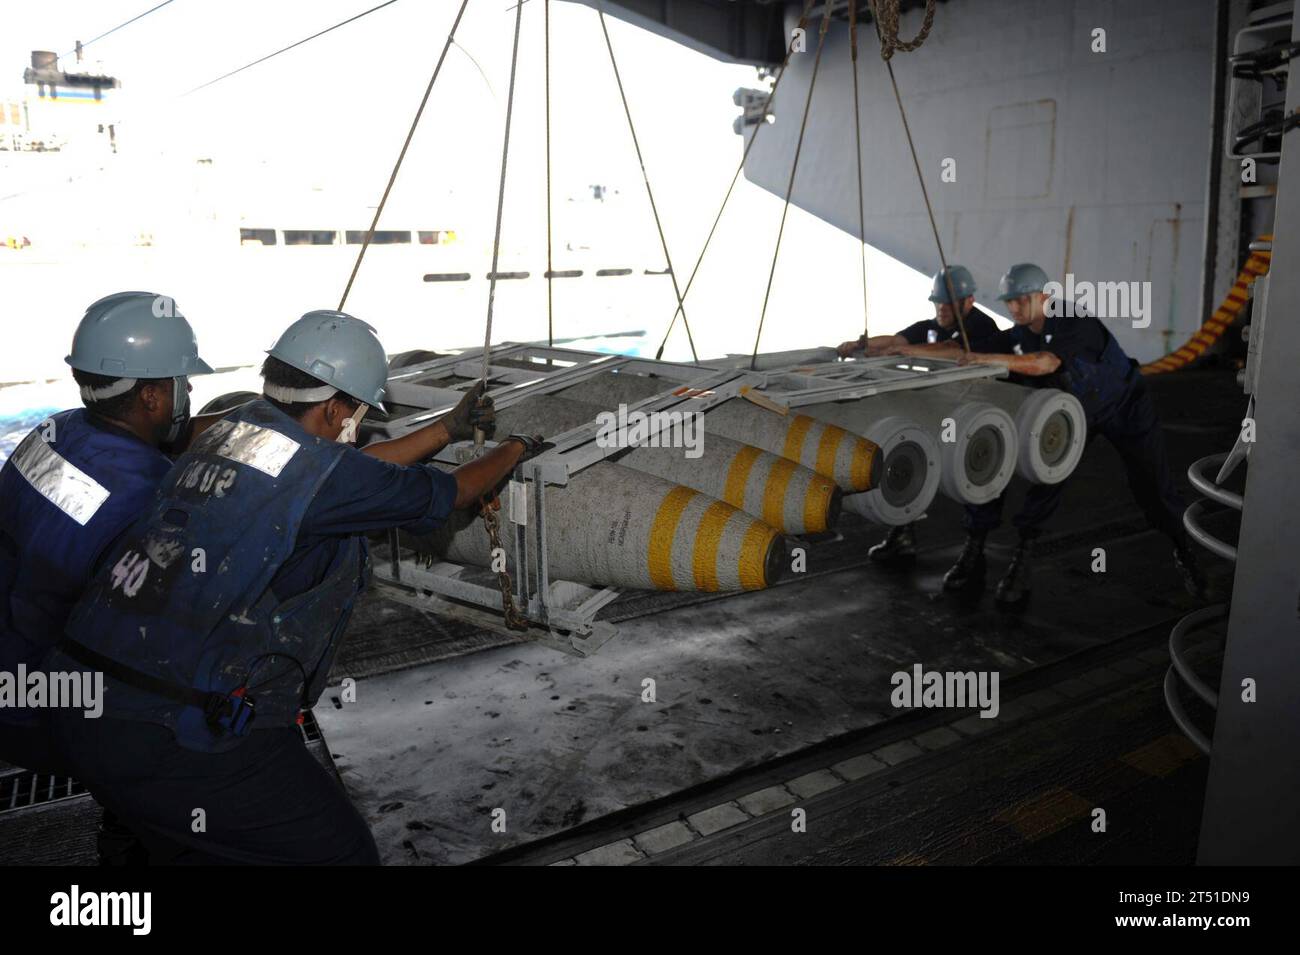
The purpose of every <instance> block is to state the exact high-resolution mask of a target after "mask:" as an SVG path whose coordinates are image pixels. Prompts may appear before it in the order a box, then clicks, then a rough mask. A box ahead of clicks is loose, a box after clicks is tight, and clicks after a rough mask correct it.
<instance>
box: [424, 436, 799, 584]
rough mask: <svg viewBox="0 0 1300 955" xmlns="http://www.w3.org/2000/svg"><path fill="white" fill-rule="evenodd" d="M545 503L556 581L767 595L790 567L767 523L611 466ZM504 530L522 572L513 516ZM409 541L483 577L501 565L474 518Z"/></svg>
mask: <svg viewBox="0 0 1300 955" xmlns="http://www.w3.org/2000/svg"><path fill="white" fill-rule="evenodd" d="M545 493H546V510H547V524H546V536H547V545H548V546H547V564H548V570H549V573H550V576H551V578H552V579H563V580H572V581H576V582H578V583H584V584H593V585H597V586H610V587H620V588H628V589H638V590H700V591H732V590H759V589H762V588H764V587H767V586H769V585H770V584H771V583H773V582H774V581H775V580H776V578H777V577H778V576H779V574H780V571H781V568H782V565H783V562H784V555H785V549H784V546H783V543H782V539H781V537H780V535H779V534H778V533H777V531H776V530H775V529H773V528H771V527H769V526H768V525H767V524H764V523H763V522H762V521H759V520H758V519H756V518H754V517H752V516H750V515H749V514H746V513H745V512H744V511H741V510H738V509H737V508H734V507H732V506H731V505H729V504H726V503H724V502H722V501H717V500H714V499H713V498H710V497H708V496H706V495H704V494H701V493H699V492H698V491H695V490H692V489H690V488H685V487H682V486H680V485H677V484H672V483H670V482H668V481H664V480H663V479H661V478H658V477H655V476H654V475H651V474H645V473H642V472H640V471H634V470H632V469H631V468H625V467H622V466H621V465H618V464H614V463H612V462H609V461H602V462H600V463H597V464H593V465H592V466H591V467H588V468H585V469H584V470H582V471H580V472H579V473H577V474H575V475H573V477H572V478H571V479H570V481H569V483H568V484H567V485H564V486H548V487H547V488H546V492H545ZM499 513H500V512H499ZM501 523H502V531H503V532H502V535H501V537H502V541H501V543H502V547H503V549H504V550H505V552H506V555H507V556H508V557H509V559H510V561H511V563H510V564H509V565H508V566H510V567H512V566H513V554H514V533H513V525H511V524H510V523H509V522H508V521H507V520H505V517H504V515H502V517H501ZM404 536H405V538H406V539H407V540H408V541H409V542H411V543H412V544H413V545H414V546H415V548H416V550H417V551H419V552H421V553H425V554H431V555H435V556H438V557H443V558H445V559H447V560H452V561H457V562H459V563H465V564H473V565H476V566H481V567H491V566H492V563H493V554H492V550H491V545H490V542H489V539H488V535H487V531H486V530H485V529H484V527H483V522H482V520H481V519H479V517H478V515H477V514H476V513H475V512H474V510H473V509H466V510H462V511H456V512H454V513H453V515H452V518H451V519H450V520H449V521H448V523H447V524H445V525H444V526H443V527H441V528H439V529H438V530H437V531H435V532H434V533H433V534H429V535H421V536H416V535H410V534H408V535H404ZM531 554H532V552H531V551H530V555H531ZM535 559H536V558H535V555H533V556H532V560H533V561H535Z"/></svg>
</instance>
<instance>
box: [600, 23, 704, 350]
mask: <svg viewBox="0 0 1300 955" xmlns="http://www.w3.org/2000/svg"><path fill="white" fill-rule="evenodd" d="M596 13H597V14H598V15H599V16H600V29H601V32H602V33H604V34H605V46H606V48H607V49H608V50H609V64H610V66H611V67H613V69H614V82H616V83H617V84H618V95H619V98H620V99H622V100H623V112H624V113H625V114H626V115H627V128H628V130H629V131H630V132H631V134H632V146H633V148H634V149H635V150H636V161H637V164H638V165H640V167H641V178H642V180H643V181H644V182H645V191H646V195H647V196H648V197H649V198H650V211H651V212H652V213H653V214H654V219H655V228H656V229H658V230H659V244H660V245H661V246H663V250H664V259H665V261H666V262H667V263H668V275H669V276H670V277H671V278H672V280H673V293H674V294H675V295H676V296H677V309H678V311H680V312H681V313H682V324H683V325H685V326H686V340H687V341H689V342H690V344H691V359H692V360H693V361H694V362H696V363H698V362H699V360H700V356H699V355H698V354H697V353H696V351H695V339H694V338H693V337H692V336H691V326H690V323H689V322H688V321H687V320H686V305H685V303H684V302H683V297H682V291H681V288H680V287H679V286H678V284H677V270H676V269H674V268H673V259H672V256H671V255H669V254H668V240H667V239H666V238H665V237H664V227H663V223H662V222H661V221H660V220H659V209H658V207H657V206H656V205H655V195H654V191H653V190H651V188H650V176H649V174H648V173H647V172H646V168H645V159H644V158H643V157H642V156H641V143H640V142H639V141H638V140H637V135H636V125H635V124H634V123H633V122H632V109H631V107H629V106H628V104H627V94H626V93H625V92H624V91H623V79H622V77H621V76H620V75H619V72H618V61H617V60H616V59H615V58H614V44H613V43H611V42H610V39H609V28H608V27H607V26H606V25H605V10H604V7H603V4H602V5H601V6H598V7H597V8H596Z"/></svg>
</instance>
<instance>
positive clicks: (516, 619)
mask: <svg viewBox="0 0 1300 955" xmlns="http://www.w3.org/2000/svg"><path fill="white" fill-rule="evenodd" d="M523 17H524V0H517V2H516V3H515V39H514V46H513V47H512V48H511V51H510V92H509V93H508V94H507V95H506V129H505V134H504V136H503V137H502V141H501V179H500V184H499V185H498V187H497V224H496V231H495V232H494V233H493V236H492V271H491V273H490V274H489V275H488V305H487V322H486V323H485V325H486V327H485V328H484V331H483V391H484V395H485V396H486V393H487V384H488V367H489V362H490V360H491V357H492V306H493V304H494V302H495V300H496V294H497V266H498V264H499V260H500V256H501V213H502V211H503V210H504V208H505V201H506V165H507V163H508V161H509V158H510V126H511V121H512V119H513V117H514V109H515V73H516V67H517V66H518V65H519V26H520V23H521V22H522V20H523ZM482 400H484V399H480V401H482ZM486 439H487V435H485V434H484V433H483V432H482V431H481V430H479V429H478V428H475V429H474V448H475V451H476V453H482V451H483V442H484V441H485V440H486ZM479 504H480V508H479V514H480V516H481V517H482V518H483V527H484V529H485V530H486V531H487V535H488V543H489V545H490V546H491V549H492V553H493V554H494V555H495V554H498V553H499V554H505V548H504V547H503V546H502V545H501V524H500V521H499V520H498V519H497V513H496V512H497V509H498V508H499V507H500V506H501V504H500V498H498V497H496V495H495V494H493V493H492V492H488V494H486V495H484V496H483V498H482V500H481V501H480V502H479ZM522 573H523V574H524V577H525V578H527V576H528V568H526V567H524V568H522ZM497 586H498V588H499V589H500V591H501V616H502V619H503V620H504V622H505V625H506V629H507V630H521V631H522V630H527V629H528V618H527V617H526V616H525V615H524V614H523V613H522V612H521V611H520V610H519V607H518V606H517V605H516V604H515V598H514V584H513V582H512V581H511V579H510V573H509V571H507V570H505V568H504V566H503V567H502V569H501V570H498V571H497Z"/></svg>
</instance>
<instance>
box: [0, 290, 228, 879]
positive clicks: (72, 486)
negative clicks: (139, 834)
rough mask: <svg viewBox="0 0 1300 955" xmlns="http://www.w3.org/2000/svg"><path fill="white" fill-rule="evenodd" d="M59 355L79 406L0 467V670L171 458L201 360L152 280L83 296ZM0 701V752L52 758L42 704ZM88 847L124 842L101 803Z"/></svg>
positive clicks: (47, 642)
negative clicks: (134, 288) (95, 842)
mask: <svg viewBox="0 0 1300 955" xmlns="http://www.w3.org/2000/svg"><path fill="white" fill-rule="evenodd" d="M64 360H65V361H66V362H67V363H68V364H69V365H71V366H72V375H73V378H74V380H75V381H76V382H77V383H78V384H79V385H80V386H81V398H82V402H83V403H84V407H83V408H77V409H74V410H70V411H62V412H59V413H58V414H56V415H53V416H52V417H50V418H48V419H47V420H46V421H44V422H43V423H42V424H41V425H40V426H38V427H37V428H35V429H34V430H33V431H32V432H31V434H29V435H28V436H27V437H26V438H25V439H24V440H23V441H22V442H21V443H20V444H19V445H18V447H17V448H15V449H14V452H13V454H12V455H11V456H10V458H9V460H8V461H7V462H5V465H4V467H3V469H0V671H3V672H5V673H7V674H10V675H12V677H13V678H14V679H15V680H17V681H18V682H19V683H24V684H26V683H28V682H29V681H30V680H31V679H32V677H33V675H34V674H37V673H39V672H40V671H41V667H40V662H41V659H42V658H43V657H44V656H45V654H46V653H47V652H48V650H49V649H50V647H52V646H53V645H54V644H55V643H56V642H57V641H58V640H59V639H60V638H61V637H62V636H63V627H64V624H65V623H66V622H67V619H68V614H69V613H70V612H71V610H72V606H73V604H74V603H75V602H76V600H77V598H78V597H79V596H80V594H81V592H82V590H83V589H84V588H85V586H86V584H87V582H88V581H89V580H90V577H91V574H92V573H93V571H94V569H95V567H96V565H97V564H98V562H99V561H100V560H101V559H102V558H103V556H104V555H105V554H106V553H107V551H108V550H109V548H110V547H111V546H112V544H113V543H114V541H116V540H117V539H118V538H119V537H120V536H121V535H122V533H123V532H124V531H125V530H126V529H127V528H128V527H129V526H130V525H131V524H132V522H134V521H135V520H136V519H137V518H138V517H140V515H142V514H143V513H144V512H145V511H146V510H147V509H148V507H149V505H150V504H151V503H152V501H153V498H154V494H155V493H156V492H157V490H158V485H159V483H160V482H161V481H162V478H163V475H165V474H166V473H167V471H168V469H169V468H170V467H171V460H170V459H169V458H168V457H167V455H166V454H164V453H163V448H166V447H169V446H179V445H183V444H184V443H186V442H187V441H188V440H189V437H190V435H191V433H192V430H193V427H194V425H195V420H196V419H191V418H190V414H189V404H190V403H189V390H190V388H189V380H188V379H189V377H190V376H191V375H205V374H208V373H210V372H211V371H212V369H211V368H209V367H208V365H207V363H206V362H205V361H204V360H203V359H202V358H200V357H199V353H198V346H197V344H196V342H195V338H194V330H193V329H192V328H191V327H190V324H189V322H187V321H186V320H185V317H184V316H183V315H182V314H181V313H180V311H179V310H178V309H177V308H176V306H175V302H173V301H172V299H170V298H169V297H167V296H163V295H157V294H155V293H153V292H119V293H117V294H115V295H109V296H107V297H106V298H102V299H100V300H99V301H97V302H95V303H93V304H92V305H91V306H90V307H89V308H88V309H87V310H86V314H85V316H84V317H83V318H82V320H81V322H80V324H79V325H78V326H77V330H76V333H75V335H74V336H73V339H72V352H71V354H69V355H68V356H67V358H65V359H64ZM20 675H21V676H22V679H19V677H20ZM8 702H9V701H8V700H6V699H5V698H4V696H3V695H0V759H3V760H5V761H7V762H10V763H14V764H16V765H19V766H23V767H26V768H28V769H34V770H38V771H54V770H57V769H58V768H59V767H58V766H57V765H56V761H55V760H54V757H53V753H52V752H51V749H50V741H49V739H48V732H47V730H48V720H47V719H46V717H47V715H48V711H47V710H46V709H45V708H44V707H42V708H35V707H27V706H22V705H15V706H9V705H6V704H7V703H8ZM14 702H15V703H21V702H24V700H23V699H21V698H20V699H17V700H15V701H14ZM99 849H100V859H101V862H104V863H106V864H116V863H119V862H122V863H125V862H128V861H131V858H132V856H133V853H134V850H135V847H134V846H133V841H132V840H131V839H130V837H129V834H127V833H124V832H123V831H122V830H121V829H120V827H118V826H117V825H116V824H115V823H114V821H113V820H112V817H111V815H109V816H106V818H105V823H104V825H103V826H102V828H101V832H100V840H99Z"/></svg>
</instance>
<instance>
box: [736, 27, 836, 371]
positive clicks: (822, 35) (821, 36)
mask: <svg viewBox="0 0 1300 955" xmlns="http://www.w3.org/2000/svg"><path fill="white" fill-rule="evenodd" d="M833 6H834V4H831V3H827V4H826V9H825V12H823V13H822V25H821V29H820V31H819V32H818V34H817V56H816V58H815V59H814V60H813V68H812V77H811V78H810V79H809V81H808V96H807V98H805V100H804V104H803V119H802V120H801V121H800V123H799V139H798V141H797V142H796V143H795V147H794V162H792V163H791V164H790V181H789V183H788V184H787V185H786V189H785V207H784V208H783V209H782V210H781V225H780V226H779V227H778V229H777V232H776V248H774V249H773V250H772V267H771V269H769V270H768V273H767V291H765V292H764V293H763V309H762V311H761V312H759V315H758V332H757V333H756V334H755V335H754V351H753V353H752V354H751V355H750V357H749V368H750V370H751V371H753V370H755V369H756V368H757V367H758V343H759V340H760V339H761V338H762V337H763V320H764V319H765V318H766V317H767V303H768V299H769V298H771V295H772V278H773V276H775V275H776V260H777V257H778V256H780V254H781V237H782V235H783V234H784V233H785V219H786V216H787V215H789V213H790V196H791V194H792V193H793V192H794V177H795V174H796V173H797V172H798V171H799V156H800V154H801V153H802V152H803V136H804V131H805V130H806V129H807V128H808V113H809V112H810V111H811V108H812V98H813V90H814V89H816V88H817V71H818V69H819V68H820V67H821V64H822V50H823V49H825V47H826V31H827V30H828V29H829V28H830V23H831V8H832V7H833Z"/></svg>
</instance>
